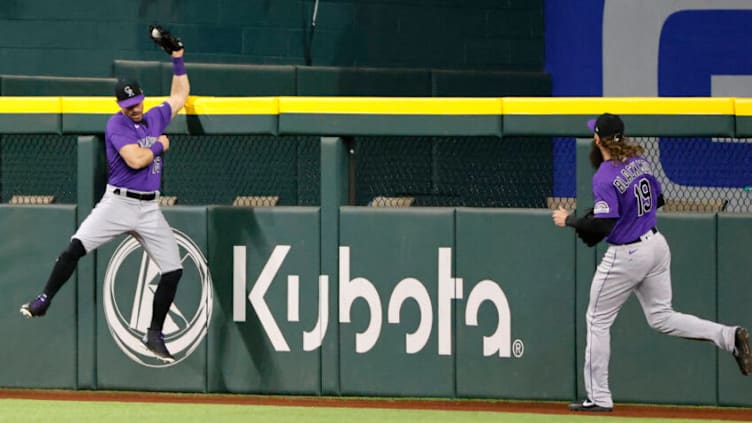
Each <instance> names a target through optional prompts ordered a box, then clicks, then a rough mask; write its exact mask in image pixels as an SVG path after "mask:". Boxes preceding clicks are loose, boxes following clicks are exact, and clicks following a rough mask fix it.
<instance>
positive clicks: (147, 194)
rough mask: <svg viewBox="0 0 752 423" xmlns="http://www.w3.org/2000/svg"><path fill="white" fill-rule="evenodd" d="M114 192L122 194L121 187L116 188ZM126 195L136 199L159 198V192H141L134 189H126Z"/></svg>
mask: <svg viewBox="0 0 752 423" xmlns="http://www.w3.org/2000/svg"><path fill="white" fill-rule="evenodd" d="M112 193H113V194H117V195H121V194H120V188H115V190H114V191H112ZM125 196H126V197H128V198H135V199H136V200H141V201H151V200H153V199H155V198H157V193H156V192H144V193H140V192H133V191H128V190H125Z"/></svg>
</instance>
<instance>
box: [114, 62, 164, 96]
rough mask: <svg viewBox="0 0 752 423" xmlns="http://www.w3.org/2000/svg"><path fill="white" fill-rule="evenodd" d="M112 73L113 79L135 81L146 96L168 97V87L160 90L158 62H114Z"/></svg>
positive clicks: (160, 81)
mask: <svg viewBox="0 0 752 423" xmlns="http://www.w3.org/2000/svg"><path fill="white" fill-rule="evenodd" d="M113 71H114V75H115V78H118V79H120V78H124V79H135V80H137V81H138V82H139V84H141V88H143V90H144V93H145V94H146V95H150V96H162V95H169V87H166V88H165V89H162V78H161V76H160V72H161V67H160V62H148V61H139V60H115V62H114V63H113Z"/></svg>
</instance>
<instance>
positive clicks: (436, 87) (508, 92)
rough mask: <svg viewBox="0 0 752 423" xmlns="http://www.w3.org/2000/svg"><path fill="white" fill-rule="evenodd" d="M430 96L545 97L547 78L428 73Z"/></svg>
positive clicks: (533, 74)
mask: <svg viewBox="0 0 752 423" xmlns="http://www.w3.org/2000/svg"><path fill="white" fill-rule="evenodd" d="M431 85H432V87H431V88H432V90H433V91H432V94H433V96H434V97H518V96H523V97H548V96H551V76H550V75H549V74H547V73H545V72H494V71H460V70H436V69H434V70H432V71H431Z"/></svg>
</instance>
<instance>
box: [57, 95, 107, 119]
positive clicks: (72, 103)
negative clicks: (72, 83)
mask: <svg viewBox="0 0 752 423" xmlns="http://www.w3.org/2000/svg"><path fill="white" fill-rule="evenodd" d="M62 99H63V113H73V114H108V115H111V114H113V113H116V112H118V111H119V110H120V107H118V105H117V103H116V102H115V97H114V96H113V97H62Z"/></svg>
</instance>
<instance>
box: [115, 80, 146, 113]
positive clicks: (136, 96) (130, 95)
mask: <svg viewBox="0 0 752 423" xmlns="http://www.w3.org/2000/svg"><path fill="white" fill-rule="evenodd" d="M115 97H116V98H117V102H118V104H119V105H120V107H124V108H128V107H132V106H135V105H136V104H138V103H140V102H142V101H144V90H142V89H141V86H140V85H138V82H137V81H134V80H128V79H121V80H119V81H118V82H117V84H115Z"/></svg>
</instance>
